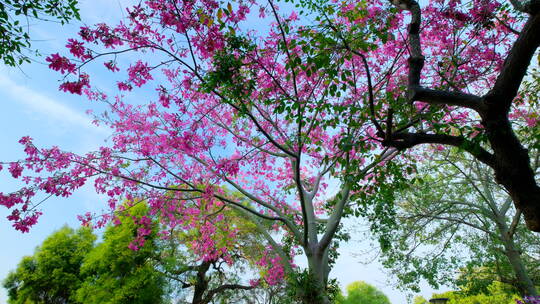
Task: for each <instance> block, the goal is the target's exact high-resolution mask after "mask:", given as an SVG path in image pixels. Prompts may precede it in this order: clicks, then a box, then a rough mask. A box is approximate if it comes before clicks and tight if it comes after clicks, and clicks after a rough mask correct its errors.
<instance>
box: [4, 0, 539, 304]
mask: <svg viewBox="0 0 540 304" xmlns="http://www.w3.org/2000/svg"><path fill="white" fill-rule="evenodd" d="M293 4H294V6H295V9H294V10H291V9H287V8H290V5H289V4H288V3H283V2H281V3H278V2H275V1H272V0H269V1H260V2H259V1H243V0H238V1H234V2H231V3H229V2H228V3H224V2H221V1H214V0H196V1H176V0H149V1H145V2H144V3H139V4H136V5H134V6H133V7H131V8H129V9H128V14H127V17H126V20H124V21H123V22H120V23H118V24H116V25H114V24H105V23H99V24H96V25H94V26H84V27H82V28H81V31H80V33H79V37H78V38H76V39H75V38H74V39H70V40H69V41H68V44H67V50H66V51H64V52H61V53H57V54H52V55H51V56H49V57H48V58H47V61H48V62H49V63H50V64H49V67H50V68H51V69H52V70H55V71H57V72H59V73H61V74H62V75H63V77H64V78H63V81H62V83H61V85H60V88H59V89H60V90H62V91H65V92H69V93H72V94H78V95H83V94H84V95H85V96H86V97H88V98H89V99H90V100H93V101H101V102H104V103H105V104H106V105H107V106H108V110H107V112H106V113H104V114H103V115H97V117H96V119H97V120H98V121H99V122H101V123H103V124H105V125H106V126H108V127H110V128H111V130H112V132H113V135H112V137H111V141H110V142H109V143H108V144H105V145H104V146H103V147H101V148H100V149H98V150H97V151H91V152H88V153H86V154H76V153H72V152H68V151H63V150H61V149H60V148H59V147H52V148H42V147H36V146H35V145H34V144H33V141H32V139H31V138H30V137H24V138H22V139H21V140H20V143H21V144H22V145H23V147H24V151H25V153H26V155H27V157H26V158H25V159H23V160H20V161H13V162H6V163H5V164H6V166H7V167H8V168H7V169H8V171H9V172H10V173H11V175H12V176H13V177H14V178H21V179H23V180H24V181H26V182H27V183H28V185H27V186H25V187H22V188H21V189H19V190H18V191H15V192H13V193H6V194H4V193H2V194H1V195H0V204H1V205H4V206H5V207H7V208H9V209H10V210H12V214H11V215H10V216H9V219H10V220H11V221H13V223H14V226H15V228H16V229H19V230H21V231H28V229H29V227H30V226H32V225H33V224H34V223H35V222H36V221H37V219H38V217H39V211H38V210H35V209H34V208H32V207H33V203H32V200H33V199H37V197H39V196H40V195H55V196H70V195H71V194H72V193H73V192H74V191H76V190H77V189H78V188H80V187H81V186H83V185H84V184H86V183H88V182H89V181H93V182H94V186H95V188H96V189H97V191H98V192H99V193H103V194H106V195H108V196H109V197H110V200H109V206H110V208H111V209H112V210H115V209H116V207H117V205H118V202H119V201H123V200H125V199H127V200H128V201H133V200H135V199H145V200H147V201H148V205H149V210H148V213H149V214H150V215H152V214H157V213H160V214H161V216H162V217H163V218H164V219H167V220H166V221H165V224H166V225H167V226H169V228H174V227H182V228H183V229H190V227H189V226H190V225H193V224H192V223H194V222H196V223H197V224H195V226H196V227H197V229H198V231H199V233H200V237H199V238H198V239H196V240H194V241H193V244H192V246H193V247H194V248H197V249H198V251H197V253H198V255H199V256H200V258H202V259H203V260H204V261H208V260H209V259H210V258H211V257H213V256H216V255H217V256H219V257H220V258H222V259H224V260H227V259H228V258H232V252H233V250H232V249H233V247H232V246H231V245H232V242H228V241H227V240H231V239H234V237H235V235H236V231H235V230H231V231H230V235H229V237H228V238H227V239H225V240H224V239H215V238H214V236H215V234H214V232H215V230H216V227H218V226H219V225H220V222H222V221H224V217H218V216H216V217H215V219H214V220H212V221H210V220H208V218H209V217H210V215H213V213H214V212H217V213H220V212H221V211H220V210H221V208H223V207H224V206H228V207H230V208H234V209H236V210H237V211H238V212H241V213H243V214H244V215H245V216H250V217H254V218H256V221H260V222H261V223H264V225H267V226H269V227H272V228H273V230H274V231H275V232H276V233H274V234H273V235H269V236H270V237H268V238H267V241H268V242H269V243H270V244H271V247H272V252H273V254H274V256H273V257H272V258H269V259H267V260H266V265H267V266H268V269H269V271H270V276H271V277H274V278H276V280H277V281H279V280H282V279H283V277H284V274H285V272H287V271H289V272H290V268H292V267H291V265H290V255H295V254H298V255H300V254H303V255H304V256H305V258H306V259H307V261H308V263H307V265H308V266H307V268H308V269H307V272H306V276H305V280H304V283H305V282H307V283H309V284H306V285H305V286H312V287H313V288H311V289H310V291H309V292H306V293H305V296H306V297H309V299H308V298H305V299H304V301H305V302H312V303H328V302H329V301H330V300H329V296H328V295H327V291H328V290H329V289H331V288H330V285H331V284H329V282H330V280H329V275H330V270H331V266H332V263H333V260H334V259H335V257H336V254H337V252H338V251H337V250H336V249H337V245H338V243H339V240H341V239H343V235H341V234H340V227H341V225H340V224H341V220H342V218H343V217H345V216H352V215H355V216H365V217H367V218H368V219H369V220H370V223H371V228H372V230H373V231H375V232H377V233H379V235H380V236H381V237H380V239H381V244H382V245H383V250H387V249H388V248H389V246H390V244H389V242H388V240H387V239H388V236H389V235H391V234H392V233H393V231H394V229H395V227H396V217H395V209H394V208H393V201H394V199H395V192H397V191H399V190H401V189H403V188H406V187H408V186H411V185H412V183H411V180H413V179H414V178H415V175H414V173H415V169H414V168H415V165H416V162H417V161H421V160H422V155H421V153H418V151H419V150H420V149H418V147H417V146H418V145H423V144H431V145H449V146H452V147H456V148H458V149H459V151H460V152H462V153H468V154H469V155H471V157H473V158H475V159H476V160H478V161H479V162H482V163H483V164H485V165H486V166H487V167H489V168H490V170H492V171H493V172H494V177H495V181H496V182H497V183H499V184H501V185H502V186H503V187H504V189H505V190H506V191H507V192H508V193H509V195H510V196H511V198H512V202H513V204H515V206H516V209H517V210H519V211H520V212H521V213H522V214H523V217H524V219H525V222H526V225H527V227H528V229H530V230H532V231H540V188H539V187H538V185H537V182H536V180H535V172H534V171H533V169H532V167H531V155H530V154H529V151H528V150H526V149H525V148H524V147H523V144H524V141H523V140H521V139H520V138H519V137H518V136H517V135H516V128H517V127H516V125H515V124H514V122H513V121H511V118H513V117H520V118H523V119H525V120H526V119H529V120H530V123H531V127H532V126H536V122H537V120H536V119H535V118H534V117H531V115H530V113H531V111H534V109H535V106H536V104H535V103H534V102H532V101H530V100H528V99H527V98H525V99H523V98H516V97H518V95H520V94H521V93H526V90H523V91H520V90H519V88H520V85H521V83H522V81H523V79H524V77H525V76H526V75H527V73H528V67H529V65H530V62H531V59H532V58H533V56H534V54H535V52H536V49H537V48H538V45H539V44H540V31H538V30H537V28H539V27H540V1H539V0H530V1H527V2H526V3H521V2H519V1H510V3H507V2H505V1H502V0H501V1H486V0H474V1H472V2H471V1H461V0H444V1H442V0H441V1H439V0H437V1H430V2H429V3H422V4H419V3H418V2H416V1H413V0H392V1H380V0H369V1H367V0H366V1H319V0H313V1H309V0H299V1H295V2H293ZM255 19H259V20H262V21H261V22H257V23H256V24H254V22H252V20H255ZM261 27H264V28H261ZM129 52H131V53H134V54H136V56H131V57H129V60H130V62H127V63H126V62H123V61H121V60H118V59H117V58H118V57H119V56H123V55H125V53H129ZM68 53H69V55H68ZM126 58H127V57H126ZM132 59H133V60H132ZM92 65H94V66H99V67H102V68H104V69H105V70H107V71H109V72H110V75H111V76H110V77H111V79H115V80H116V87H117V92H116V93H115V94H114V96H108V95H107V94H105V93H104V90H102V89H100V88H99V87H98V86H97V85H95V82H93V81H94V78H93V77H95V76H96V75H90V73H92V72H91V71H92V69H90V68H89V67H90V66H92ZM109 82H110V81H109ZM148 88H152V90H150V91H155V95H154V96H153V97H152V98H151V99H150V100H145V101H143V102H135V101H134V100H133V99H132V98H133V97H132V96H133V95H131V93H129V92H133V93H135V94H136V93H137V92H141V91H142V90H148ZM525 97H527V96H525ZM44 175H45V176H44ZM91 177H92V178H91ZM226 189H231V190H234V191H235V192H237V193H238V194H237V195H236V194H235V195H232V192H230V191H227V190H226ZM111 219H114V216H110V217H108V216H101V217H98V216H96V217H94V216H92V215H91V214H88V215H87V216H86V217H84V218H83V221H84V222H85V223H89V222H94V224H95V225H97V226H100V225H104V224H105V223H106V222H107V221H108V220H111ZM139 224H140V226H141V227H140V228H139V229H137V231H138V235H137V237H136V238H137V242H138V243H134V245H133V246H136V247H141V246H144V240H145V236H147V235H150V234H151V233H153V232H150V229H149V227H148V226H147V224H145V223H139ZM163 230H164V231H165V230H167V229H163ZM221 241H223V242H221ZM290 249H293V250H290ZM294 249H297V250H294ZM267 274H268V273H267Z"/></svg>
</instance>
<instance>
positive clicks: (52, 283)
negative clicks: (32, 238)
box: [3, 227, 96, 304]
mask: <svg viewBox="0 0 540 304" xmlns="http://www.w3.org/2000/svg"><path fill="white" fill-rule="evenodd" d="M95 240H96V236H95V235H94V234H93V233H92V231H91V230H90V229H89V228H84V227H83V228H79V229H78V230H73V229H71V228H69V227H63V228H62V229H60V230H58V231H56V232H54V233H53V234H51V235H50V236H49V237H47V239H45V241H43V244H42V245H41V246H40V247H38V248H37V249H36V251H35V252H34V255H32V256H26V257H24V258H23V259H22V260H21V262H20V263H19V265H18V266H17V269H16V270H15V271H12V272H10V273H9V275H8V276H7V278H6V279H5V280H4V282H3V286H4V288H6V289H7V291H8V297H9V298H8V302H9V303H10V304H19V303H20V304H26V303H36V304H38V303H44V304H49V303H50V304H53V303H77V301H76V300H75V299H76V298H75V293H76V291H77V289H78V288H79V287H80V286H81V284H82V283H83V280H84V279H83V278H82V277H81V276H79V272H80V268H81V265H82V264H83V261H84V259H85V257H86V255H87V254H88V253H89V252H90V251H91V250H92V248H93V247H94V241H95Z"/></svg>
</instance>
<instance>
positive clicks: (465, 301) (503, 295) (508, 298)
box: [433, 282, 520, 304]
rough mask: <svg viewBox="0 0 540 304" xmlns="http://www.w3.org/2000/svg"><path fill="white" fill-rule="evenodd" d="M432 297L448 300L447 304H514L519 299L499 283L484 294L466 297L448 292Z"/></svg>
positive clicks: (490, 286)
mask: <svg viewBox="0 0 540 304" xmlns="http://www.w3.org/2000/svg"><path fill="white" fill-rule="evenodd" d="M433 297H434V298H435V297H437V298H448V299H449V301H448V302H447V304H486V303H489V304H515V303H516V301H515V300H516V299H520V297H519V296H518V295H517V294H513V293H511V292H509V288H508V286H506V285H505V284H503V283H500V282H493V283H492V284H491V285H489V286H488V288H487V291H486V293H480V294H476V295H467V294H465V293H463V292H460V291H449V292H445V293H442V294H437V295H433Z"/></svg>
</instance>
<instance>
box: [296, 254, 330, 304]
mask: <svg viewBox="0 0 540 304" xmlns="http://www.w3.org/2000/svg"><path fill="white" fill-rule="evenodd" d="M307 258H308V270H309V275H310V276H311V278H310V279H312V280H313V285H314V286H312V285H311V284H310V285H309V286H311V287H313V288H312V290H303V291H302V292H303V303H305V304H330V300H329V299H328V296H327V294H326V284H327V282H328V272H329V269H328V251H327V250H325V251H324V252H321V251H320V250H318V249H315V250H313V253H308V254H307Z"/></svg>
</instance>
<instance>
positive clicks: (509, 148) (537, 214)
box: [482, 100, 540, 232]
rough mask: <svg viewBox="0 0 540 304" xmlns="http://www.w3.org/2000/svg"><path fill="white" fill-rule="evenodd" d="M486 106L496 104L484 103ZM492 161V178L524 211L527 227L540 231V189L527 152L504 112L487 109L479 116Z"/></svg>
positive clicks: (487, 101)
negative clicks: (489, 147)
mask: <svg viewBox="0 0 540 304" xmlns="http://www.w3.org/2000/svg"><path fill="white" fill-rule="evenodd" d="M486 103H488V104H489V103H492V104H494V103H496V101H489V100H486ZM482 116H483V117H482V123H483V124H484V126H485V128H486V133H487V136H488V140H489V142H490V145H491V148H492V149H493V152H494V153H493V155H494V157H495V162H494V164H492V167H493V169H494V171H495V178H496V181H497V182H498V183H500V184H501V185H503V186H504V187H505V188H506V190H508V192H509V193H510V196H511V197H512V200H513V201H514V204H515V205H516V208H518V209H519V210H521V211H522V212H523V215H524V217H525V223H526V224H527V227H528V228H529V229H530V230H532V231H536V232H540V187H538V185H537V183H536V179H535V173H534V172H533V170H532V168H531V165H530V157H529V154H528V151H527V149H525V148H523V146H522V145H521V143H520V141H519V139H518V138H517V137H516V135H515V134H514V131H513V130H512V126H511V124H510V121H509V120H508V117H507V115H506V113H505V112H504V111H502V110H500V111H497V109H490V110H489V111H488V112H487V113H485V115H482Z"/></svg>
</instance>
